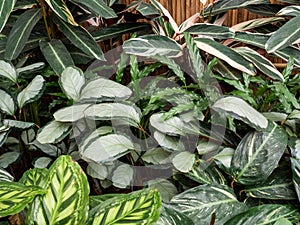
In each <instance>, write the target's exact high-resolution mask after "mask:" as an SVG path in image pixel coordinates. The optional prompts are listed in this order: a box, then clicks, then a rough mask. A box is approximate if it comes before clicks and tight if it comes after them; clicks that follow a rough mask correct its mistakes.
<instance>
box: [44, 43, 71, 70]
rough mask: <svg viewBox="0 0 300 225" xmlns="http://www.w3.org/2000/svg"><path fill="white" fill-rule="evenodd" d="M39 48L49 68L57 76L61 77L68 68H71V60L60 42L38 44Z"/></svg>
mask: <svg viewBox="0 0 300 225" xmlns="http://www.w3.org/2000/svg"><path fill="white" fill-rule="evenodd" d="M40 48H41V51H42V53H43V55H44V56H45V58H46V60H47V61H48V63H49V64H50V66H51V68H52V69H53V70H54V72H55V73H56V74H57V75H61V74H62V72H63V71H64V69H66V68H67V67H68V66H73V65H74V62H73V59H72V57H71V55H70V53H69V52H68V50H67V48H66V47H65V45H64V44H63V43H62V41H61V40H57V39H53V40H51V41H50V42H46V41H42V42H40Z"/></svg>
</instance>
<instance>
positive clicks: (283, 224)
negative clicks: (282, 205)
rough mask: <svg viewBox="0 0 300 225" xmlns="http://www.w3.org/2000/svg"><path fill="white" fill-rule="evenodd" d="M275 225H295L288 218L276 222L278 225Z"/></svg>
mask: <svg viewBox="0 0 300 225" xmlns="http://www.w3.org/2000/svg"><path fill="white" fill-rule="evenodd" d="M274 225H293V224H292V222H290V221H289V220H287V219H286V218H280V219H278V220H277V221H276V223H275V224H274Z"/></svg>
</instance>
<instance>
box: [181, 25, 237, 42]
mask: <svg viewBox="0 0 300 225" xmlns="http://www.w3.org/2000/svg"><path fill="white" fill-rule="evenodd" d="M184 32H187V33H191V34H197V35H199V34H201V35H205V36H210V37H213V38H217V39H227V38H233V37H234V31H233V30H232V29H231V28H228V27H224V26H219V25H215V24H209V23H198V24H195V25H193V26H191V27H189V28H188V29H186V30H185V31H184Z"/></svg>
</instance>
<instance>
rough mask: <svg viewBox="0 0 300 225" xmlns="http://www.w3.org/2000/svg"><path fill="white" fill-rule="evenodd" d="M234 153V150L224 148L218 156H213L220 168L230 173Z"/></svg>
mask: <svg viewBox="0 0 300 225" xmlns="http://www.w3.org/2000/svg"><path fill="white" fill-rule="evenodd" d="M234 151H235V150H234V149H233V148H223V149H222V150H221V151H220V152H219V153H218V154H216V155H214V156H213V159H214V160H215V161H216V163H217V165H218V166H219V167H220V168H222V169H223V170H225V171H226V172H228V171H229V170H230V166H231V160H232V157H233V154H234Z"/></svg>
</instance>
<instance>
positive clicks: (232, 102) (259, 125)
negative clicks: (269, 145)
mask: <svg viewBox="0 0 300 225" xmlns="http://www.w3.org/2000/svg"><path fill="white" fill-rule="evenodd" d="M212 109H214V110H215V111H217V112H226V113H227V114H229V115H230V116H232V117H233V118H235V119H239V120H242V121H243V122H245V123H247V124H248V125H250V126H252V127H254V128H256V129H258V130H261V129H265V128H267V126H268V120H267V119H266V118H265V117H264V116H263V115H262V114H261V113H259V112H258V111H256V110H255V109H254V108H252V107H251V106H250V105H249V104H248V103H247V102H245V101H244V100H242V99H240V98H238V97H234V96H226V97H223V98H221V99H219V100H218V101H216V102H215V103H214V104H213V106H212Z"/></svg>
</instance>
